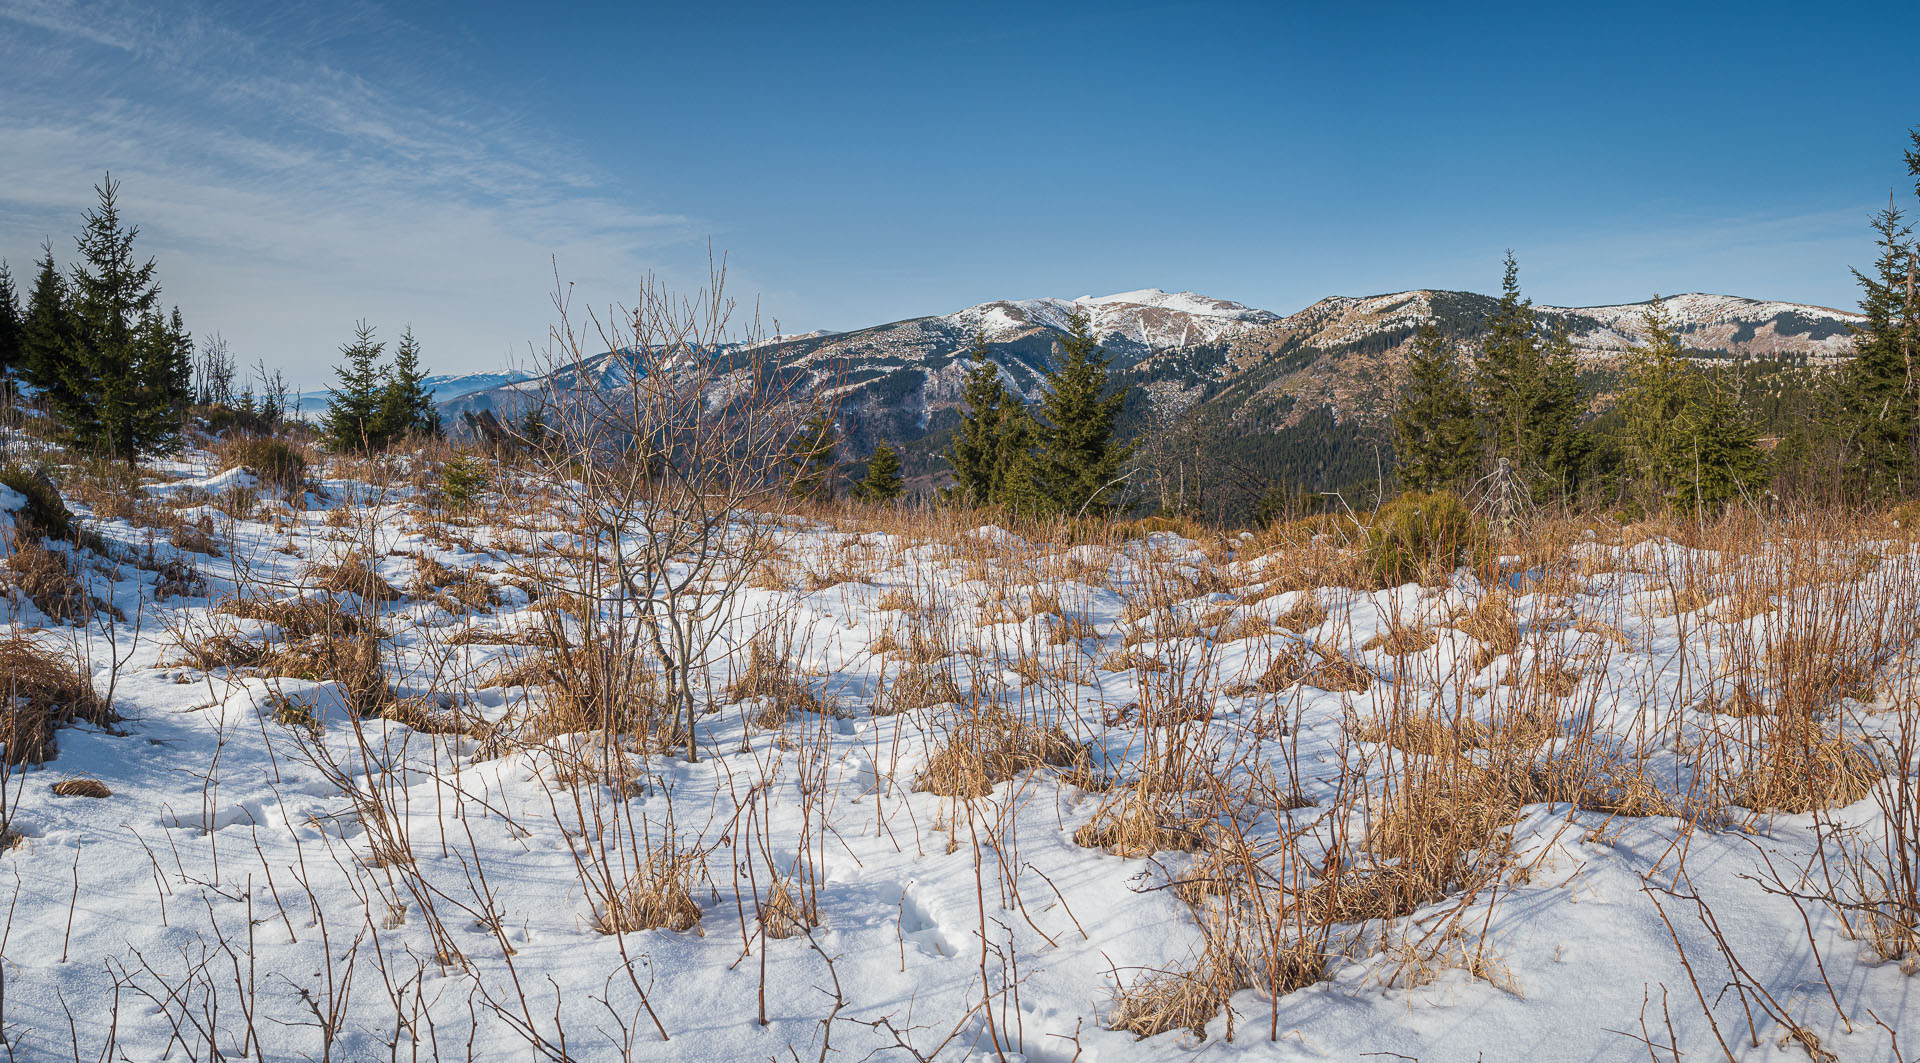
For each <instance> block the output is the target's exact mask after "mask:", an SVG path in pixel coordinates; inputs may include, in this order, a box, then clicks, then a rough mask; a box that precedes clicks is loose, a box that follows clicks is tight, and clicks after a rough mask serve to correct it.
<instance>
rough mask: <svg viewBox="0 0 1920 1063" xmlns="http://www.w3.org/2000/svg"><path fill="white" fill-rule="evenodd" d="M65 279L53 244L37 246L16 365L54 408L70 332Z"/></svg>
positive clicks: (61, 388) (63, 384) (58, 398)
mask: <svg viewBox="0 0 1920 1063" xmlns="http://www.w3.org/2000/svg"><path fill="white" fill-rule="evenodd" d="M67 303H68V299H67V282H66V279H65V278H63V277H62V276H61V275H60V270H59V269H58V267H56V266H55V265H54V263H53V244H52V243H46V244H42V245H41V247H40V261H39V264H38V267H37V272H36V273H35V274H34V279H33V294H32V295H31V296H29V297H28V299H27V312H26V317H25V318H24V319H23V320H22V321H21V323H20V368H21V370H22V371H23V373H24V374H25V376H26V378H27V383H29V384H32V385H33V386H34V387H36V388H38V389H40V391H41V393H42V394H43V395H44V396H45V397H46V399H47V401H48V402H49V403H51V404H53V406H54V407H55V408H56V409H58V408H60V406H62V405H63V402H62V401H61V392H62V391H64V389H65V387H66V382H65V381H64V380H63V379H62V376H61V373H60V366H61V364H62V362H63V361H64V360H65V358H66V350H67V338H68V336H70V335H71V334H72V332H73V323H72V321H71V320H70V318H69V309H68V305H67Z"/></svg>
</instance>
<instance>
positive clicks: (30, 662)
mask: <svg viewBox="0 0 1920 1063" xmlns="http://www.w3.org/2000/svg"><path fill="white" fill-rule="evenodd" d="M0 706H5V707H3V708H0V763H3V764H39V763H41V762H43V761H46V760H47V759H49V758H51V757H53V756H54V755H55V754H56V753H57V752H58V747H57V746H56V744H55V742H54V733H55V732H56V731H58V730H59V729H60V728H62V727H65V726H67V725H68V724H71V723H73V722H74V721H76V720H77V721H82V722H85V723H89V724H92V725H94V726H96V727H105V726H106V725H108V724H110V723H112V722H113V720H114V719H115V717H114V715H113V712H112V710H111V709H109V708H108V707H107V704H106V702H104V701H102V700H101V698H100V696H99V695H98V694H97V693H95V692H94V689H93V682H92V680H91V679H89V678H88V677H87V676H86V675H85V674H84V673H82V672H81V671H80V669H79V668H77V667H76V666H75V665H74V663H73V662H72V661H70V660H68V659H66V658H65V657H62V656H60V655H59V654H56V653H55V652H53V651H52V650H50V649H48V648H47V647H46V646H44V645H42V644H41V643H39V642H36V641H34V640H32V639H29V638H26V637H24V636H19V635H15V636H13V637H11V638H7V639H5V640H0Z"/></svg>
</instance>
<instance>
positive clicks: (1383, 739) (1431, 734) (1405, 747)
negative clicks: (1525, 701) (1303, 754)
mask: <svg viewBox="0 0 1920 1063" xmlns="http://www.w3.org/2000/svg"><path fill="white" fill-rule="evenodd" d="M1353 737H1354V739H1355V740H1356V741H1361V742H1372V743H1375V744H1377V745H1390V746H1392V747H1393V748H1395V749H1397V750H1399V751H1400V752H1402V753H1410V754H1413V755H1415V756H1426V757H1458V756H1462V755H1464V754H1465V753H1466V752H1467V750H1470V749H1477V748H1479V747H1480V746H1482V745H1484V744H1485V743H1486V741H1487V728H1486V727H1485V725H1483V724H1481V723H1480V721H1478V720H1475V719H1473V718H1472V717H1470V716H1463V717H1461V718H1459V719H1457V720H1450V719H1444V718H1442V717H1440V716H1438V715H1433V714H1418V715H1415V714H1411V713H1408V714H1401V715H1395V716H1393V717H1391V718H1389V719H1385V720H1367V721H1364V722H1362V723H1359V724H1357V725H1356V726H1355V727H1354V730H1353Z"/></svg>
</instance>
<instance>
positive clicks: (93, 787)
mask: <svg viewBox="0 0 1920 1063" xmlns="http://www.w3.org/2000/svg"><path fill="white" fill-rule="evenodd" d="M49 789H51V790H52V791H53V792H54V793H55V794H57V795H59V796H61V797H94V798H103V797H112V796H113V790H111V789H110V788H108V786H107V784H106V783H103V782H101V781H100V780H98V779H84V778H83V779H62V780H60V781H59V782H57V783H54V784H53V785H52V786H51V787H49Z"/></svg>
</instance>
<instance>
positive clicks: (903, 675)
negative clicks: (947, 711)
mask: <svg viewBox="0 0 1920 1063" xmlns="http://www.w3.org/2000/svg"><path fill="white" fill-rule="evenodd" d="M961 696H962V695H961V693H960V684H959V683H957V682H955V681H954V678H953V676H951V675H948V674H947V673H946V672H944V671H941V670H940V669H937V668H926V667H916V668H907V669H904V670H902V671H901V672H900V674H899V675H896V676H894V677H893V679H892V681H890V682H889V683H887V685H886V688H885V689H884V690H883V691H882V692H881V695H880V697H879V698H878V699H877V701H876V703H875V705H874V709H873V712H874V715H876V716H895V715H898V714H900V713H903V712H912V711H913V710H915V709H930V708H932V707H933V706H935V705H946V704H950V703H953V702H957V701H959V700H960V699H961Z"/></svg>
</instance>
